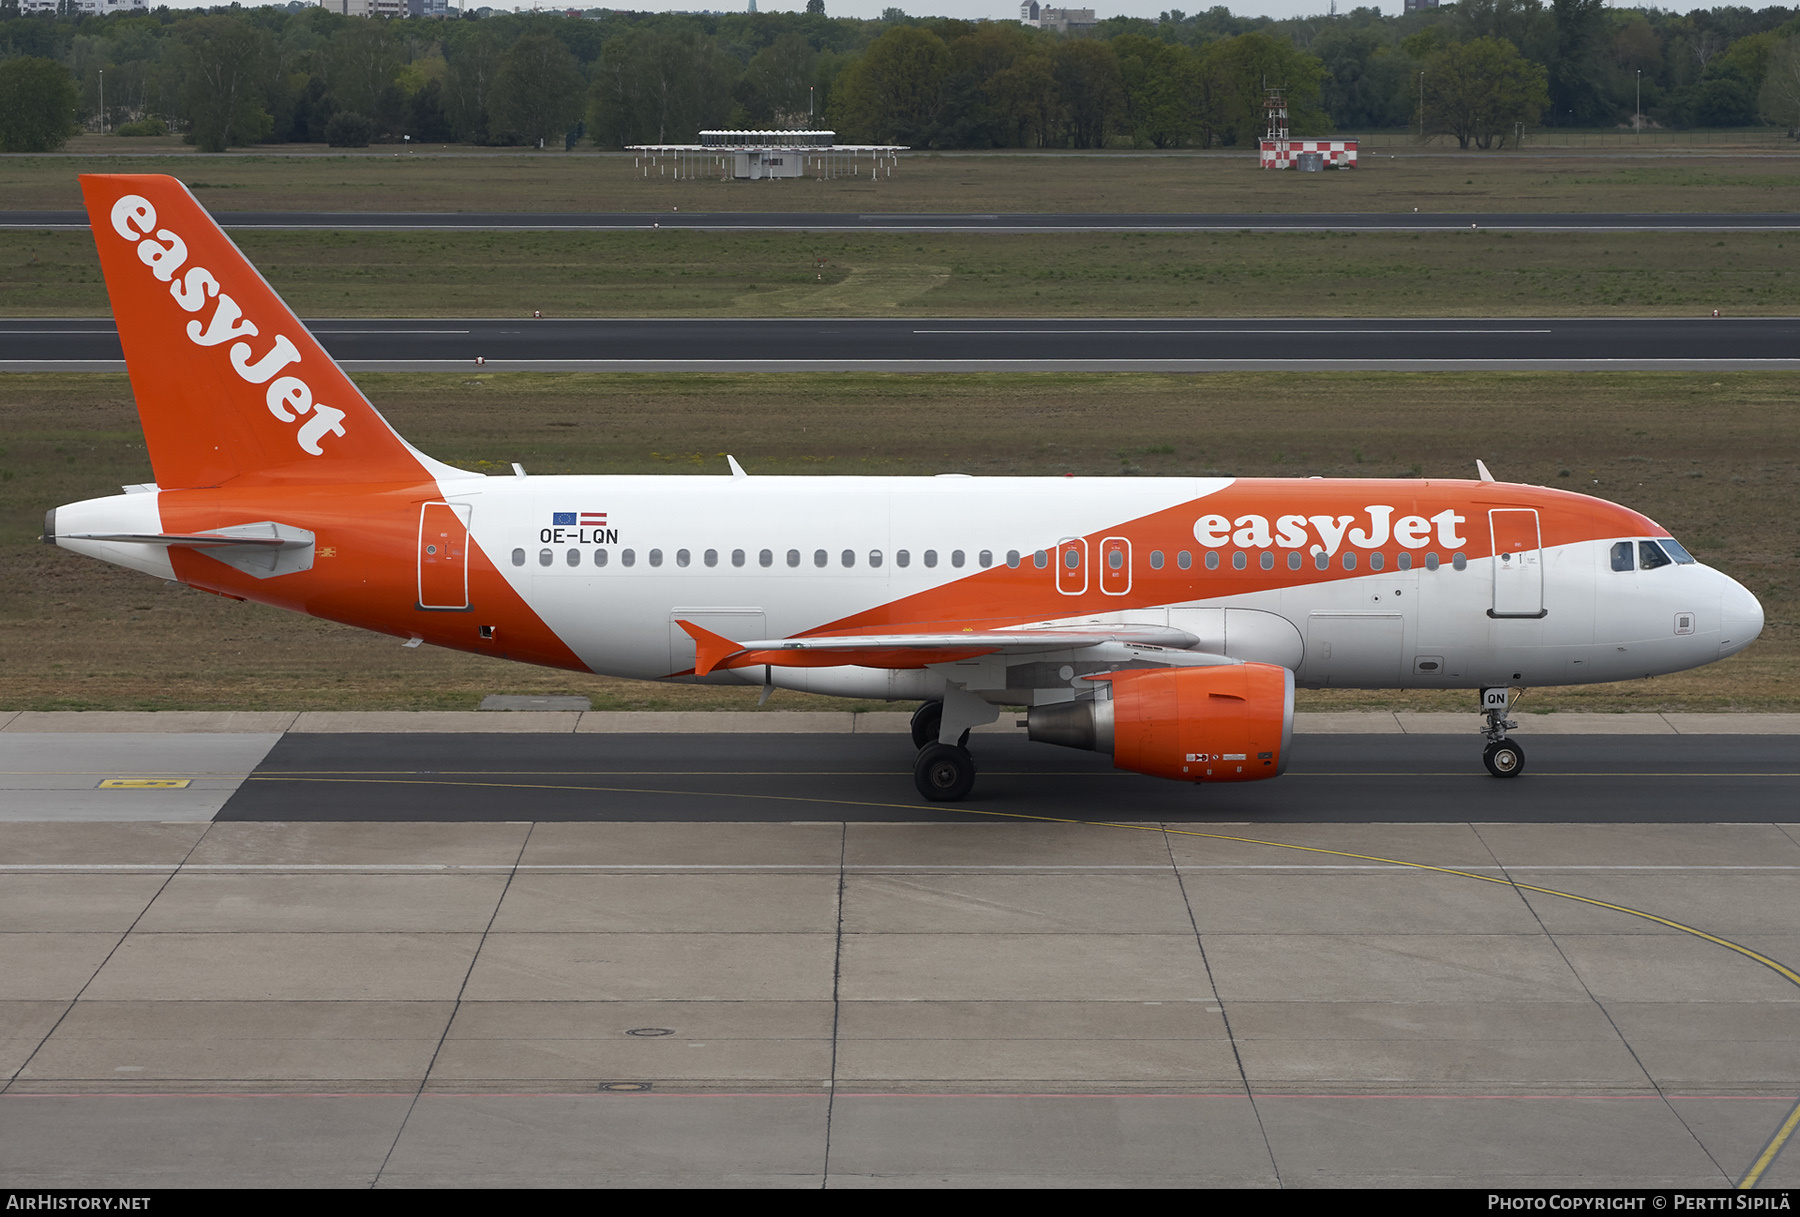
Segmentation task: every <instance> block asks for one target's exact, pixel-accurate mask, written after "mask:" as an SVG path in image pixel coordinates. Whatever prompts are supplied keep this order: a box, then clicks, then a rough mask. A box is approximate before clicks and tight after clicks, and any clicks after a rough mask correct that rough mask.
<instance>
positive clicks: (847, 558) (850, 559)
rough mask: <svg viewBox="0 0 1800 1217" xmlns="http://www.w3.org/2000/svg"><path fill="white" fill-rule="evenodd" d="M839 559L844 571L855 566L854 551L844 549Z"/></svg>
mask: <svg viewBox="0 0 1800 1217" xmlns="http://www.w3.org/2000/svg"><path fill="white" fill-rule="evenodd" d="M839 557H840V560H841V561H842V562H843V564H844V566H845V568H846V569H848V568H849V567H852V566H855V565H856V551H855V550H854V549H846V550H845V551H844V552H843V553H842V554H841V555H839Z"/></svg>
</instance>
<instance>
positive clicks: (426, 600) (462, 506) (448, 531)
mask: <svg viewBox="0 0 1800 1217" xmlns="http://www.w3.org/2000/svg"><path fill="white" fill-rule="evenodd" d="M469 512H470V507H469V505H468V504H467V503H426V504H424V505H423V506H422V507H420V508H419V602H418V607H420V608H422V609H444V610H449V611H453V612H454V611H457V610H460V609H466V608H468V607H469V563H468V551H469Z"/></svg>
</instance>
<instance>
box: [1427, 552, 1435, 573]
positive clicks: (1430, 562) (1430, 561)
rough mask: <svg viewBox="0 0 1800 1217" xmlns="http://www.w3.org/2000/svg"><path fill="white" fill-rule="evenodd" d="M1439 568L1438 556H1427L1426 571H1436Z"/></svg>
mask: <svg viewBox="0 0 1800 1217" xmlns="http://www.w3.org/2000/svg"><path fill="white" fill-rule="evenodd" d="M1437 568H1438V556H1437V555H1436V554H1426V555H1425V569H1426V570H1436V569H1437Z"/></svg>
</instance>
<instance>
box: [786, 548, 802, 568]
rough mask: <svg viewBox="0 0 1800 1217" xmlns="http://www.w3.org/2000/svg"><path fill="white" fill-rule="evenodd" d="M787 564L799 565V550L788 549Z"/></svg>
mask: <svg viewBox="0 0 1800 1217" xmlns="http://www.w3.org/2000/svg"><path fill="white" fill-rule="evenodd" d="M788 565H789V566H799V565H800V551H799V550H797V549H790V550H788Z"/></svg>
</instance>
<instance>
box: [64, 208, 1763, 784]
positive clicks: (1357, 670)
mask: <svg viewBox="0 0 1800 1217" xmlns="http://www.w3.org/2000/svg"><path fill="white" fill-rule="evenodd" d="M81 183H82V190H83V192H84V194H85V196H86V200H87V207H88V214H89V216H90V218H91V220H92V225H93V232H94V239H95V241H96V242H97V243H98V245H99V249H100V262H101V265H102V267H103V268H104V270H105V274H106V285H107V290H108V292H109V293H110V294H111V298H112V305H113V314H114V316H115V317H116V318H117V320H118V328H119V338H120V341H121V342H122V343H123V345H124V349H125V358H126V363H127V366H128V367H129V369H130V373H131V384H132V389H133V392H134V393H135V394H136V397H137V403H138V412H139V415H140V417H141V418H142V420H143V425H144V436H145V440H146V442H147V444H148V447H149V453H150V463H151V466H152V469H153V470H154V472H155V476H156V481H155V482H154V483H152V484H148V485H142V486H127V487H125V488H124V489H125V493H124V494H122V495H116V496H113V497H110V498H103V499H90V500H88V501H87V502H82V503H73V504H70V505H68V506H65V507H59V508H57V509H55V510H54V511H52V512H50V513H49V516H48V518H47V520H46V524H45V529H44V539H45V540H46V541H48V542H50V543H51V544H54V545H60V546H62V547H63V548H65V549H70V550H74V551H76V552H77V553H82V554H87V555H90V556H92V557H96V558H100V559H103V560H105V561H108V562H114V563H117V564H119V565H121V566H128V567H131V568H133V569H135V570H140V571H144V572H146V573H148V574H152V575H157V576H160V577H162V578H164V579H171V580H176V581H179V582H181V583H185V584H188V585H189V586H192V587H197V588H200V589H202V590H204V591H209V592H215V593H217V594H219V595H223V596H229V597H232V598H235V599H243V600H255V601H258V602H260V603H263V604H272V605H277V606H279V607H281V608H287V609H293V610H295V611H297V612H302V613H310V614H312V615H313V616H316V617H324V618H328V619H330V620H333V621H341V622H345V623H347V624H349V625H355V626H360V627H362V628H364V629H370V630H379V631H381V632H384V633H388V634H392V635H394V636H395V637H398V638H403V639H406V640H407V641H408V644H409V645H411V644H416V643H419V642H429V643H432V644H433V645H436V646H444V647H455V648H457V649H460V650H465V651H472V652H475V653H478V654H484V655H499V656H503V657H505V658H508V659H517V660H523V661H525V662H527V663H537V664H545V665H549V666H552V667H560V668H568V669H571V670H574V671H580V672H600V673H606V674H609V675H614V676H627V677H636V678H640V679H644V680H678V681H701V682H705V683H711V684H751V685H760V686H763V688H764V690H765V696H766V693H767V691H769V690H772V689H776V688H783V689H803V690H806V691H808V692H813V693H827V694H834V695H838V696H843V697H854V698H863V699H868V698H883V699H896V700H908V701H914V700H916V701H920V702H922V703H923V704H922V705H921V706H920V708H919V710H918V712H917V713H916V714H915V715H914V717H913V738H914V740H915V742H916V743H917V744H918V746H919V753H918V759H917V761H916V763H915V766H914V776H915V780H916V782H917V784H918V788H919V791H920V793H921V794H923V795H924V796H925V797H926V798H927V799H933V800H940V801H944V800H955V799H960V798H962V797H963V796H965V795H966V794H967V793H968V792H969V790H970V788H971V786H972V784H973V782H974V779H975V766H974V763H973V761H972V760H971V759H970V755H969V752H968V750H967V747H966V744H967V740H968V732H969V730H970V728H972V727H975V726H977V725H979V724H982V723H986V722H990V721H992V720H993V719H994V718H995V717H997V715H998V713H999V709H1000V707H1001V706H1020V705H1022V706H1025V707H1027V708H1028V709H1027V712H1026V714H1027V723H1028V726H1029V733H1030V737H1031V738H1032V739H1034V740H1041V741H1045V742H1048V743H1053V744H1062V745H1066V746H1069V747H1075V748H1088V749H1094V750H1098V751H1100V752H1106V753H1110V754H1111V755H1112V758H1113V763H1114V765H1115V766H1117V767H1118V768H1121V769H1128V770H1134V771H1136V772H1139V773H1145V774H1151V775H1155V776H1157V777H1165V778H1172V779H1176V780H1179V781H1189V782H1238V781H1254V780H1257V779H1261V778H1271V777H1275V776H1276V775H1278V774H1280V773H1281V772H1282V770H1283V768H1284V767H1285V766H1286V764H1287V761H1288V756H1289V753H1290V751H1291V733H1292V728H1293V714H1294V688H1295V686H1296V684H1299V685H1304V686H1307V687H1312V688H1317V687H1326V686H1329V687H1332V688H1338V687H1345V686H1348V687H1355V688H1384V689H1390V688H1415V689H1474V690H1479V692H1480V707H1481V709H1482V710H1483V712H1484V713H1485V715H1486V720H1485V721H1486V727H1485V730H1484V732H1483V734H1484V735H1485V736H1486V738H1487V741H1488V743H1487V748H1486V756H1485V760H1486V763H1487V767H1488V769H1489V770H1490V771H1491V772H1492V773H1493V774H1494V775H1495V776H1497V777H1513V776H1516V775H1517V774H1518V773H1519V772H1520V771H1521V769H1522V768H1523V767H1524V763H1525V758H1524V753H1523V751H1522V750H1521V749H1520V747H1519V744H1518V742H1517V741H1516V740H1514V739H1512V738H1510V737H1509V736H1508V731H1509V729H1511V728H1513V727H1514V726H1515V724H1514V723H1512V722H1509V721H1508V719H1507V713H1508V709H1509V692H1510V690H1511V689H1513V688H1522V687H1524V686H1527V685H1565V684H1587V683H1592V682H1596V681H1612V680H1625V679H1629V678H1635V677H1641V676H1651V675H1656V674H1659V673H1665V672H1677V671H1681V670H1682V669H1685V668H1692V667H1698V666H1699V665H1701V664H1706V663H1711V662H1713V661H1714V660H1716V659H1720V658H1722V657H1724V656H1726V655H1730V654H1733V653H1735V652H1737V651H1740V650H1742V649H1743V648H1744V647H1746V646H1748V645H1749V643H1750V642H1751V640H1752V639H1754V638H1755V637H1756V636H1757V634H1758V633H1760V632H1761V630H1762V624H1763V614H1762V606H1761V605H1760V604H1758V603H1757V600H1756V598H1755V597H1754V596H1752V595H1751V594H1750V593H1749V592H1748V591H1747V590H1745V588H1744V587H1743V586H1742V585H1740V584H1739V583H1737V582H1735V581H1734V580H1732V579H1731V578H1729V577H1727V576H1726V575H1724V574H1722V573H1720V572H1718V571H1715V570H1712V569H1710V568H1708V567H1706V566H1703V565H1701V564H1700V563H1698V562H1696V561H1695V560H1694V559H1693V558H1692V557H1690V556H1689V554H1688V552H1687V550H1685V549H1683V548H1682V547H1681V545H1679V544H1678V543H1677V542H1676V541H1675V540H1674V539H1673V538H1672V537H1670V536H1669V534H1668V533H1667V531H1665V530H1664V529H1662V528H1660V527H1658V526H1657V525H1656V524H1655V523H1653V522H1652V521H1650V520H1648V519H1646V518H1645V517H1643V516H1642V515H1639V514H1638V513H1637V512H1635V511H1631V510H1629V509H1628V508H1625V507H1621V506H1619V505H1617V504H1615V503H1608V502H1605V501H1603V500H1600V499H1595V498H1588V497H1586V496H1583V495H1578V494H1570V493H1567V492H1565V491H1560V490H1551V489H1546V488H1544V487H1541V486H1522V485H1512V484H1507V483H1500V482H1495V481H1493V480H1492V479H1491V478H1489V477H1488V476H1487V471H1486V469H1485V468H1482V469H1481V474H1482V478H1481V480H1479V481H1440V480H1437V479H1430V480H1397V481H1364V480H1356V481H1348V480H1336V479H1322V478H1311V479H1306V480H1293V481H1290V480H1267V479H1249V478H1230V477H1212V478H1129V479H1112V478H1077V477H1067V478H971V477H965V476H962V475H943V476H939V477H927V478H857V477H798V478H795V477H751V476H747V475H746V474H745V472H744V471H743V469H741V468H740V467H739V466H738V464H737V462H736V461H735V460H733V461H731V462H730V475H729V476H719V477H686V476H684V477H527V476H526V475H525V473H524V471H523V470H521V469H518V467H517V466H515V467H514V468H515V473H516V476H514V477H487V476H483V475H481V474H476V473H469V472H466V471H464V470H461V469H454V468H451V467H450V466H448V465H445V464H442V463H441V462H439V461H435V460H433V459H432V458H431V457H429V456H426V455H425V454H424V453H422V452H419V451H418V450H417V449H415V448H413V447H412V446H411V445H410V444H408V443H407V442H406V441H405V440H404V439H402V438H401V437H400V436H399V435H398V434H396V433H395V431H394V430H393V428H392V427H390V426H389V425H388V424H387V422H386V421H385V420H384V419H383V418H382V417H381V415H380V414H378V413H377V412H376V411H375V409H374V407H373V406H371V405H370V404H369V403H368V401H367V400H365V399H364V398H363V395H362V394H361V393H360V392H359V391H358V390H357V388H356V386H355V385H354V384H352V383H351V382H350V379H349V378H348V377H347V376H346V375H345V374H344V373H343V371H342V370H341V369H340V368H339V367H338V366H337V365H336V364H335V363H334V362H333V361H332V359H331V357H330V356H328V355H327V354H326V353H325V351H324V349H323V348H321V347H320V346H319V344H318V343H317V342H316V341H315V340H314V338H313V337H312V335H311V334H309V333H308V332H307V330H306V328H305V327H304V326H302V325H301V324H300V322H299V321H298V320H297V319H296V318H295V317H294V315H293V313H292V312H290V311H289V310H288V308H287V307H286V306H285V305H284V304H283V303H282V302H281V300H280V299H279V298H278V297H277V296H276V294H275V292H274V291H273V290H272V289H271V288H270V287H269V285H268V284H267V283H266V282H264V281H263V279H262V277H261V276H260V275H259V274H258V273H257V272H256V270H255V268H253V267H252V266H251V265H250V263H249V262H248V261H247V260H246V259H245V258H244V256H243V254H242V253H240V252H239V250H238V249H237V247H236V246H235V245H233V244H232V242H231V241H230V239H229V238H227V237H226V236H225V234H224V233H223V232H221V231H220V229H219V227H218V226H217V225H216V224H215V223H214V222H213V221H212V219H211V217H210V216H208V215H207V213H206V212H205V210H204V209H202V208H201V206H200V205H199V203H198V202H197V201H196V200H195V199H194V197H193V196H192V195H191V194H189V193H188V191H187V189H186V188H185V187H184V186H182V185H181V183H180V182H178V181H176V180H174V179H173V178H168V177H157V176H87V177H83V178H82V179H81Z"/></svg>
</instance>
